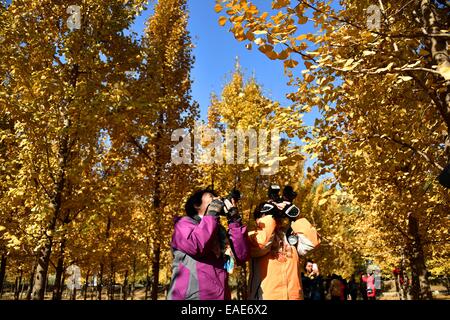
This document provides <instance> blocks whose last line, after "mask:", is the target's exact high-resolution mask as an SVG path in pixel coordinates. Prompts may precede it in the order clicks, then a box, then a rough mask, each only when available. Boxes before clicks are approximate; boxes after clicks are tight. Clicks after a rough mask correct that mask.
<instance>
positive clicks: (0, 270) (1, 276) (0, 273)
mask: <svg viewBox="0 0 450 320" xmlns="http://www.w3.org/2000/svg"><path fill="white" fill-rule="evenodd" d="M7 261H8V257H7V256H6V254H2V259H1V265H0V299H1V298H2V296H3V283H4V281H5V277H6V262H7Z"/></svg>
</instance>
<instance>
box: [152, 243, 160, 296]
mask: <svg viewBox="0 0 450 320" xmlns="http://www.w3.org/2000/svg"><path fill="white" fill-rule="evenodd" d="M160 255H161V246H160V244H159V242H157V244H156V248H155V251H154V256H153V262H152V276H153V282H152V294H151V299H152V300H157V299H158V286H159V258H160Z"/></svg>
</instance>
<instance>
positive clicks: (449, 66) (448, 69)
mask: <svg viewBox="0 0 450 320" xmlns="http://www.w3.org/2000/svg"><path fill="white" fill-rule="evenodd" d="M437 71H438V72H439V73H440V74H441V75H442V76H443V77H444V79H445V80H450V63H449V62H446V63H445V64H441V65H439V66H438V67H437Z"/></svg>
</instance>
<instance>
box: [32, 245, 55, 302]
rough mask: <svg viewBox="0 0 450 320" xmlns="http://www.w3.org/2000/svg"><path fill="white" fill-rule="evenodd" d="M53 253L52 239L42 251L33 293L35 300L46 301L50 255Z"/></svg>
mask: <svg viewBox="0 0 450 320" xmlns="http://www.w3.org/2000/svg"><path fill="white" fill-rule="evenodd" d="M51 252H52V238H51V237H49V239H47V243H46V244H45V245H44V247H43V248H42V249H41V252H40V256H39V260H38V264H37V268H36V276H35V278H34V282H33V291H32V293H31V295H32V299H33V300H44V297H45V288H46V280H47V272H48V265H49V262H50V255H51Z"/></svg>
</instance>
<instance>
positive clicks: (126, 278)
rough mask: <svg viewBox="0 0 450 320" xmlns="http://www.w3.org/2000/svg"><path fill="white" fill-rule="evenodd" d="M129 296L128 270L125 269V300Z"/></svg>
mask: <svg viewBox="0 0 450 320" xmlns="http://www.w3.org/2000/svg"><path fill="white" fill-rule="evenodd" d="M127 296H128V270H125V277H124V280H123V300H127V298H128V297H127Z"/></svg>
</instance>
